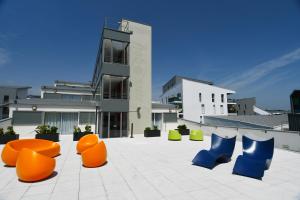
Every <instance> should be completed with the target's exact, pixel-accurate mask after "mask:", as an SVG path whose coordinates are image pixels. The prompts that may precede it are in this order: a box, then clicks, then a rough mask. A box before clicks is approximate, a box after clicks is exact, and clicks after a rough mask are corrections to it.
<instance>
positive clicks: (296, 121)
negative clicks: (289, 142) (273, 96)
mask: <svg viewBox="0 0 300 200" xmlns="http://www.w3.org/2000/svg"><path fill="white" fill-rule="evenodd" d="M290 101H291V113H290V114H289V115H288V116H289V128H290V130H291V131H300V90H294V91H293V92H292V94H291V95H290Z"/></svg>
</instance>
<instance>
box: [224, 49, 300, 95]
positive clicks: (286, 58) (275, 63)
mask: <svg viewBox="0 0 300 200" xmlns="http://www.w3.org/2000/svg"><path fill="white" fill-rule="evenodd" d="M299 60H300V48H298V49H296V50H294V51H292V52H290V53H288V54H285V55H283V56H281V57H279V58H275V59H272V60H270V61H267V62H264V63H261V64H259V65H256V66H254V67H252V68H250V69H249V70H247V71H245V72H244V73H242V74H240V75H235V76H234V77H231V78H228V80H227V81H224V82H223V83H221V85H223V86H226V87H230V88H232V89H235V90H238V89H241V88H243V87H245V86H247V85H249V84H251V83H254V82H255V81H257V80H259V79H261V78H263V77H265V76H267V75H268V74H270V73H271V72H273V71H274V70H276V69H279V68H283V67H286V66H288V65H289V64H291V63H294V62H296V61H299Z"/></svg>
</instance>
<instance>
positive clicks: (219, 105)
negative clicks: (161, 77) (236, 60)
mask: <svg viewBox="0 0 300 200" xmlns="http://www.w3.org/2000/svg"><path fill="white" fill-rule="evenodd" d="M234 93H235V91H232V90H228V89H224V88H221V87H217V86H215V85H214V84H213V83H212V82H210V81H202V80H196V79H191V78H187V77H181V76H174V77H173V78H172V79H170V80H169V81H168V82H167V83H166V84H165V85H164V86H163V94H162V95H161V102H162V103H166V104H167V103H170V104H174V105H177V107H178V109H179V117H180V118H183V119H185V120H190V121H193V122H200V123H204V116H218V115H228V114H229V112H228V106H229V105H230V104H234V103H231V102H228V101H227V99H228V96H229V95H231V94H234Z"/></svg>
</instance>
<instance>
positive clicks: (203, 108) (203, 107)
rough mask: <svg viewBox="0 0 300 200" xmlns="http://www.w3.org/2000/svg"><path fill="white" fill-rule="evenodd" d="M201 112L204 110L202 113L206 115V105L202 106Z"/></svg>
mask: <svg viewBox="0 0 300 200" xmlns="http://www.w3.org/2000/svg"><path fill="white" fill-rule="evenodd" d="M201 110H202V111H201V112H202V114H205V106H204V104H202V105H201Z"/></svg>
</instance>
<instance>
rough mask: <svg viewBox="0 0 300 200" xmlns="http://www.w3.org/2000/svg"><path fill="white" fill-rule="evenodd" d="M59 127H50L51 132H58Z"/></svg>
mask: <svg viewBox="0 0 300 200" xmlns="http://www.w3.org/2000/svg"><path fill="white" fill-rule="evenodd" d="M57 129H58V128H57V127H56V126H51V128H50V133H57Z"/></svg>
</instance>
